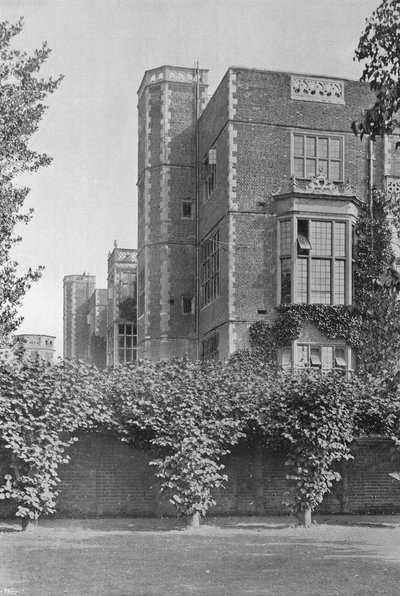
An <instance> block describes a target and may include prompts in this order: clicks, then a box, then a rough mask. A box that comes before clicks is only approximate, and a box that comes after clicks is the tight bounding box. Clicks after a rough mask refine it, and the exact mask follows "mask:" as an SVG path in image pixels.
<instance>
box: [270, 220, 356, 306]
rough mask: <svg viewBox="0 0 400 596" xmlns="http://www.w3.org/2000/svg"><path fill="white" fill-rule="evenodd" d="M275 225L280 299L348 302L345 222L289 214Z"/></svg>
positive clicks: (348, 235)
mask: <svg viewBox="0 0 400 596" xmlns="http://www.w3.org/2000/svg"><path fill="white" fill-rule="evenodd" d="M279 226H280V228H279V236H280V242H279V245H280V259H279V265H280V283H279V288H280V303H281V304H289V303H291V302H296V303H304V304H330V305H341V304H349V303H350V300H351V295H350V294H351V292H350V290H351V283H350V281H351V280H350V279H349V276H350V275H351V262H350V260H351V229H350V225H349V222H347V221H343V220H336V219H335V220H328V219H312V218H303V217H298V216H293V217H292V218H290V219H284V220H281V221H280V223H279Z"/></svg>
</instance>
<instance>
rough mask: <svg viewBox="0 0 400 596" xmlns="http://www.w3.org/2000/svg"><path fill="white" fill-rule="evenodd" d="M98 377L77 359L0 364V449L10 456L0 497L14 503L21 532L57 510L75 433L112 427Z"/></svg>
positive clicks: (94, 368) (93, 368)
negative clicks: (61, 469)
mask: <svg viewBox="0 0 400 596" xmlns="http://www.w3.org/2000/svg"><path fill="white" fill-rule="evenodd" d="M99 374H100V373H99V372H98V370H97V368H96V367H90V366H87V365H85V364H84V363H82V362H79V361H63V362H59V363H58V364H55V365H54V366H49V365H48V364H46V363H45V362H43V361H42V360H41V359H40V358H37V359H36V360H34V361H31V360H28V359H25V360H16V359H15V360H13V361H11V362H0V446H1V448H4V449H6V450H8V451H9V453H10V471H9V473H8V474H6V476H5V478H4V480H5V482H4V483H3V485H2V486H0V499H2V500H4V499H11V500H12V501H14V503H15V505H16V508H17V509H16V515H17V516H18V517H20V518H21V519H22V527H23V529H25V528H26V526H27V525H28V523H29V521H30V520H37V519H38V518H39V517H40V516H42V515H46V514H48V513H54V512H55V504H56V497H57V494H58V491H57V485H58V483H59V481H60V479H59V476H58V468H59V466H60V465H61V464H63V463H67V462H68V461H69V456H68V454H67V453H66V450H67V449H68V447H69V446H70V445H72V444H73V443H74V442H76V441H77V440H78V437H77V432H78V431H79V430H80V429H90V428H96V427H100V426H101V425H103V424H104V425H105V426H106V427H109V426H111V421H112V419H111V414H110V413H109V411H108V409H107V408H106V407H105V406H104V400H102V399H101V384H100V382H99Z"/></svg>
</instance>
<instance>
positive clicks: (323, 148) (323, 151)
mask: <svg viewBox="0 0 400 596" xmlns="http://www.w3.org/2000/svg"><path fill="white" fill-rule="evenodd" d="M318 157H325V158H327V157H328V139H318Z"/></svg>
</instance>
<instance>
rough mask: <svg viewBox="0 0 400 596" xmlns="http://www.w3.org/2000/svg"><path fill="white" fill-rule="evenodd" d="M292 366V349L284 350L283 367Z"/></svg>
mask: <svg viewBox="0 0 400 596" xmlns="http://www.w3.org/2000/svg"><path fill="white" fill-rule="evenodd" d="M291 364H292V349H291V348H283V349H282V366H284V367H289V366H290V365H291Z"/></svg>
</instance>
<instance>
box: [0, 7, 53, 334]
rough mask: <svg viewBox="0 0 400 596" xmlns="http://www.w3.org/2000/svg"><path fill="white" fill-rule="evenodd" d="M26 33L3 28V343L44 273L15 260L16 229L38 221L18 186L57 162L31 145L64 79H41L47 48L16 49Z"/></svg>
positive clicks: (0, 232)
mask: <svg viewBox="0 0 400 596" xmlns="http://www.w3.org/2000/svg"><path fill="white" fill-rule="evenodd" d="M22 27H23V19H22V18H21V19H20V20H19V21H18V22H17V23H16V24H15V25H10V24H9V23H8V22H7V21H5V22H2V23H0V205H1V207H0V238H1V240H0V298H1V300H0V340H1V339H2V340H3V341H4V339H5V338H6V337H7V336H8V335H9V334H10V333H11V332H13V331H15V329H16V328H17V327H18V325H19V324H20V322H21V318H20V317H18V308H19V307H20V305H21V301H22V298H23V297H24V295H25V293H26V292H27V291H28V289H29V288H30V286H31V284H32V283H33V282H35V281H37V280H38V279H39V278H40V276H41V271H42V267H38V268H37V269H32V268H29V269H28V271H27V272H26V273H24V274H23V275H19V273H18V271H17V267H18V263H16V262H15V261H14V260H13V259H12V258H11V254H10V253H11V250H12V248H13V246H14V245H15V243H17V242H19V241H20V240H21V238H20V237H16V236H15V227H16V225H17V224H18V223H27V222H29V220H30V218H31V216H32V210H30V211H29V212H28V213H23V212H22V208H23V204H24V201H25V198H26V196H27V194H28V192H29V189H28V188H26V187H22V188H21V187H19V186H17V185H16V178H17V177H18V175H20V174H22V173H24V172H34V171H37V170H38V169H39V168H41V167H43V166H47V165H49V164H50V162H51V159H50V157H48V156H47V155H46V154H39V153H37V152H36V151H33V150H31V149H30V148H29V146H28V142H29V140H30V138H31V137H32V135H33V134H34V133H35V132H36V131H37V129H38V126H39V122H40V120H41V118H42V116H43V114H44V112H45V110H46V109H47V108H46V106H45V105H44V103H43V102H44V100H45V98H46V97H47V96H48V94H50V93H53V92H54V91H55V90H56V88H57V87H58V85H59V83H60V81H61V79H62V77H61V76H60V77H58V78H57V79H52V78H51V77H50V78H48V79H46V80H45V79H41V78H37V77H36V76H35V75H36V74H37V73H38V71H39V70H40V68H41V66H42V64H43V63H44V62H45V61H46V59H47V58H48V56H49V54H50V50H49V48H48V47H47V45H46V43H43V45H42V47H41V48H40V49H38V50H36V51H34V52H33V54H32V55H31V56H29V55H28V54H27V53H25V52H21V51H18V50H14V49H12V48H11V47H10V44H11V41H12V39H13V38H14V37H15V36H16V35H18V34H19V33H20V32H21V30H22Z"/></svg>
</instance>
